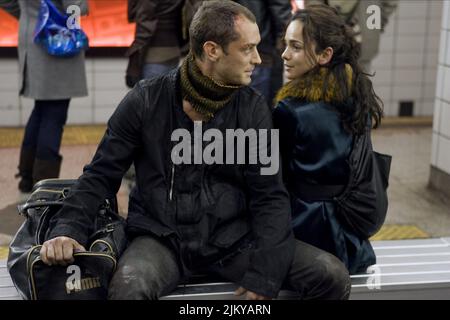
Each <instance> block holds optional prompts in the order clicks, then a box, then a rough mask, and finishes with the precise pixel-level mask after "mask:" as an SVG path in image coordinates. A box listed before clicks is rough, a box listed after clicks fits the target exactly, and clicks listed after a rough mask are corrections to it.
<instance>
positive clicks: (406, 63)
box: [394, 51, 424, 68]
mask: <svg viewBox="0 0 450 320" xmlns="http://www.w3.org/2000/svg"><path fill="white" fill-rule="evenodd" d="M423 61H424V60H423V52H421V51H418V52H415V53H396V54H395V62H394V67H395V68H398V67H400V68H402V67H409V68H411V67H413V68H417V67H418V66H422V65H423Z"/></svg>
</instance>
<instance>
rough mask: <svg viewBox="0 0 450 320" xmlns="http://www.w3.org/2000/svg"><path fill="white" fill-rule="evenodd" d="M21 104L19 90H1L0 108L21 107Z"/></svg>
mask: <svg viewBox="0 0 450 320" xmlns="http://www.w3.org/2000/svg"><path fill="white" fill-rule="evenodd" d="M19 105H20V103H19V95H18V93H17V91H0V108H1V109H2V110H12V109H19Z"/></svg>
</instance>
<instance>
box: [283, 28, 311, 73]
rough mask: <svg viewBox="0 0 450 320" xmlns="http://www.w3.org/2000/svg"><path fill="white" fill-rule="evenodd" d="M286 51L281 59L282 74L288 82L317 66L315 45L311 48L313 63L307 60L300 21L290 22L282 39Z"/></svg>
mask: <svg viewBox="0 0 450 320" xmlns="http://www.w3.org/2000/svg"><path fill="white" fill-rule="evenodd" d="M284 41H285V44H286V49H285V50H284V52H283V54H282V55H281V57H282V58H283V60H284V74H285V76H286V78H287V79H288V80H293V79H296V78H299V77H301V76H302V75H304V74H305V73H306V72H308V71H309V70H311V69H312V68H313V67H314V66H315V65H317V61H318V56H316V54H315V45H313V47H312V52H314V57H313V58H314V61H311V59H308V57H307V55H306V50H305V44H304V42H303V23H302V22H301V21H300V20H294V21H292V22H291V23H290V24H289V26H288V28H287V30H286V35H285V37H284Z"/></svg>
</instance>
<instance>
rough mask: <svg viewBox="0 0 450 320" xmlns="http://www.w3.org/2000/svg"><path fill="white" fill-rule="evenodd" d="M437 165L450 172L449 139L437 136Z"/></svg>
mask: <svg viewBox="0 0 450 320" xmlns="http://www.w3.org/2000/svg"><path fill="white" fill-rule="evenodd" d="M437 167H438V168H439V169H441V170H443V171H445V172H447V173H448V174H450V139H447V138H445V137H443V136H439V147H438V154H437Z"/></svg>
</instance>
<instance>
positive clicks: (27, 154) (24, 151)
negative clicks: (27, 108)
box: [16, 101, 41, 192]
mask: <svg viewBox="0 0 450 320" xmlns="http://www.w3.org/2000/svg"><path fill="white" fill-rule="evenodd" d="M40 125H41V108H40V104H39V103H38V101H35V103H34V108H33V111H32V112H31V114H30V117H29V118H28V122H27V125H26V126H25V132H24V136H23V141H22V146H21V149H20V158H19V167H18V168H19V173H18V174H17V175H16V177H21V179H20V181H19V190H20V191H22V192H30V191H31V189H32V187H33V165H34V159H35V157H36V147H37V141H38V136H39V128H40Z"/></svg>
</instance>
